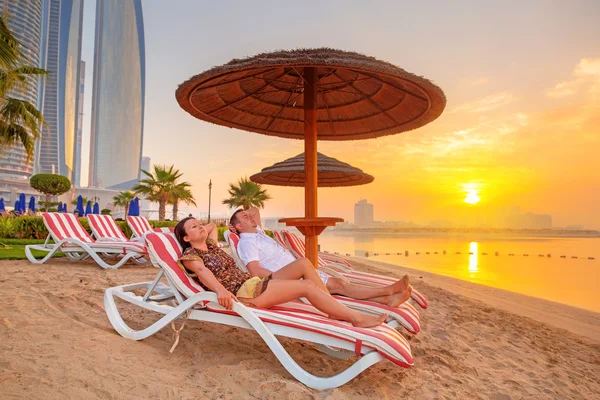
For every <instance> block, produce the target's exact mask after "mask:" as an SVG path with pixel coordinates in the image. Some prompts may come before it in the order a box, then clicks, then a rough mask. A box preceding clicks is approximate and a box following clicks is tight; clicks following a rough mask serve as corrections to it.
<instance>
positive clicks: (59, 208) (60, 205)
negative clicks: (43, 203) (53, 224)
mask: <svg viewBox="0 0 600 400" xmlns="http://www.w3.org/2000/svg"><path fill="white" fill-rule="evenodd" d="M62 206H63V202H62V201H61V202H59V203H58V209H57V212H59V213H61V212H63V210H62Z"/></svg>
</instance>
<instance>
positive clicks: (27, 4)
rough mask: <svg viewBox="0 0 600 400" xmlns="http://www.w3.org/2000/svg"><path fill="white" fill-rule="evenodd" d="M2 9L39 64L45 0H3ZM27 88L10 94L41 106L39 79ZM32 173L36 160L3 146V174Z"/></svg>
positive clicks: (29, 58)
mask: <svg viewBox="0 0 600 400" xmlns="http://www.w3.org/2000/svg"><path fill="white" fill-rule="evenodd" d="M0 10H2V11H3V12H4V13H5V14H6V13H8V15H9V16H10V17H9V20H8V26H9V27H10V29H11V30H12V31H13V32H14V34H15V36H16V37H17V39H19V41H20V42H21V43H22V44H23V46H24V48H23V51H24V53H25V56H26V58H27V62H28V63H29V65H32V66H40V65H42V64H41V63H40V50H41V43H42V25H43V20H44V2H43V1H42V0H30V1H18V0H0ZM30 83H31V84H30V85H28V88H27V90H25V91H19V92H14V93H11V96H13V97H14V98H19V99H21V100H26V101H29V102H30V103H32V104H33V105H35V106H37V107H39V105H40V103H39V102H38V89H39V88H38V85H37V78H33V77H32V78H31V80H30ZM32 173H33V159H31V160H29V161H27V153H26V152H25V150H24V149H23V148H22V147H21V146H20V145H16V146H15V147H13V148H10V149H3V153H2V156H1V157H0V177H6V178H17V179H19V178H20V179H26V178H29V177H30V176H31V174H32Z"/></svg>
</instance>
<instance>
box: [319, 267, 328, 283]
mask: <svg viewBox="0 0 600 400" xmlns="http://www.w3.org/2000/svg"><path fill="white" fill-rule="evenodd" d="M317 274H319V278H321V280H322V281H323V283H324V284H325V286H327V281H328V280H329V275H327V274H326V273H325V272H321V271H319V270H317Z"/></svg>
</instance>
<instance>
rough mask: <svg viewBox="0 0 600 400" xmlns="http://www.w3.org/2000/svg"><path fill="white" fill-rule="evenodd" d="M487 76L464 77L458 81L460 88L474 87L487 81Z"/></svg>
mask: <svg viewBox="0 0 600 400" xmlns="http://www.w3.org/2000/svg"><path fill="white" fill-rule="evenodd" d="M488 82H489V80H488V78H464V79H461V80H460V82H459V87H461V88H474V87H478V86H482V85H485V84H486V83H488Z"/></svg>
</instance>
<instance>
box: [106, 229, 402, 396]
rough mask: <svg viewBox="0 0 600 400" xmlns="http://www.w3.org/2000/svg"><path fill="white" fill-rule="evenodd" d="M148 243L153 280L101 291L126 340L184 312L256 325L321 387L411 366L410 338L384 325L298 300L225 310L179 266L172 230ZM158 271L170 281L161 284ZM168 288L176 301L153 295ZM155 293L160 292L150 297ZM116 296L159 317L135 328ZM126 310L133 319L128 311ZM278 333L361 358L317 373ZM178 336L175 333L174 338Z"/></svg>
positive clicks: (298, 371) (305, 379)
mask: <svg viewBox="0 0 600 400" xmlns="http://www.w3.org/2000/svg"><path fill="white" fill-rule="evenodd" d="M146 244H147V247H148V252H149V254H150V257H151V260H152V263H153V264H154V265H155V266H157V267H159V268H160V272H159V274H158V275H157V277H156V278H155V279H154V281H152V282H143V283H137V284H131V285H123V286H117V287H113V288H109V289H106V292H105V296H104V305H105V308H106V312H107V315H108V318H109V320H110V322H111V323H112V325H113V327H114V328H115V330H116V331H117V332H118V333H119V334H121V335H122V336H124V337H126V338H128V339H133V340H141V339H144V338H147V337H149V336H151V335H153V334H155V333H156V332H158V331H159V330H160V329H162V328H164V327H165V326H167V325H169V324H170V323H171V322H172V321H174V320H176V319H178V318H182V316H183V315H186V316H187V318H188V319H190V320H198V321H205V322H214V323H218V324H223V325H229V326H235V327H239V328H245V329H250V330H254V331H255V332H256V333H258V335H260V337H261V338H262V339H263V340H264V342H265V344H266V345H267V346H268V347H269V348H270V349H271V351H272V352H273V354H274V355H275V357H277V359H278V360H279V362H280V363H281V364H282V365H283V367H284V368H285V369H286V370H287V371H288V372H289V373H290V374H291V375H292V376H293V377H294V378H296V379H297V380H299V381H300V382H302V383H303V384H305V385H306V386H308V387H311V388H314V389H319V390H323V389H329V388H335V387H338V386H341V385H343V384H345V383H346V382H348V381H350V380H351V379H353V378H354V377H356V376H357V375H358V374H360V373H361V372H362V371H364V370H366V369H367V368H368V367H370V366H371V365H373V364H375V363H377V362H379V361H383V360H384V359H388V360H389V361H391V362H392V363H394V364H396V365H398V366H401V367H410V366H412V365H413V357H412V355H411V352H410V346H409V344H408V341H407V340H406V339H405V338H404V337H403V336H402V335H400V333H398V332H397V331H396V330H395V329H393V328H392V327H390V326H389V325H387V324H383V325H381V326H378V327H376V328H371V329H365V328H356V327H353V326H352V325H351V324H349V323H346V322H341V321H336V320H332V319H329V318H327V317H325V316H323V315H322V314H321V313H320V312H319V311H317V310H316V309H314V308H313V307H312V306H310V305H308V304H302V303H286V304H282V305H280V306H277V307H273V308H271V309H268V310H267V309H260V308H254V307H246V306H244V305H243V304H241V303H239V302H235V303H234V307H233V310H232V311H228V310H226V309H224V308H223V307H221V306H219V304H218V299H217V296H216V294H215V293H213V292H207V291H204V290H203V289H202V287H201V286H200V285H198V284H197V283H196V282H195V281H193V280H192V279H191V278H189V277H188V276H187V275H186V274H185V273H184V272H183V271H182V270H181V268H179V266H178V265H177V259H178V258H179V257H180V255H181V248H180V247H179V244H178V243H177V241H176V240H175V238H174V236H173V235H172V234H165V233H154V232H153V233H149V234H147V235H146ZM162 276H164V277H165V278H166V280H167V282H168V285H165V284H163V283H159V280H160V279H161V277H162ZM139 289H146V294H145V295H143V296H140V295H137V294H136V293H134V291H137V290H139ZM169 291H171V293H172V298H171V300H175V304H176V305H172V304H165V303H164V302H161V301H160V300H157V299H164V298H166V297H167V295H166V294H167V293H168V292H169ZM154 292H156V293H158V295H156V296H152V295H151V294H152V293H154ZM115 298H119V299H121V300H124V301H126V302H128V303H131V304H133V305H136V306H138V307H140V308H142V309H145V310H151V311H154V312H157V313H159V314H163V317H162V318H160V319H159V320H158V321H156V322H155V323H153V324H152V325H150V326H149V327H147V328H145V329H142V330H135V329H133V328H131V327H130V326H128V325H127V324H126V323H125V322H124V321H123V319H122V318H121V315H120V314H119V310H118V309H117V307H116V304H115ZM128 314H129V315H128V316H129V318H131V313H130V311H128ZM278 336H283V337H288V338H293V339H299V340H304V341H309V342H312V343H314V344H315V345H317V347H318V348H320V349H322V350H323V351H324V352H325V353H327V354H334V355H336V356H338V357H342V356H343V357H347V356H348V355H354V354H356V355H357V356H359V357H360V358H359V359H358V360H356V362H354V363H353V364H352V365H351V366H350V367H348V368H347V369H346V370H345V371H343V372H341V373H339V374H337V375H335V376H332V377H328V378H322V377H317V376H314V375H312V374H310V373H309V372H307V371H306V370H304V369H303V368H302V367H301V366H300V365H298V364H297V363H296V362H295V361H294V360H293V358H292V357H291V356H290V354H289V353H288V352H287V350H286V349H285V348H284V347H283V346H282V345H281V342H280V341H279V339H278V338H277V337H278ZM178 339H179V337H178V336H177V339H176V343H177V340H178ZM223 351H228V350H227V349H223Z"/></svg>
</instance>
